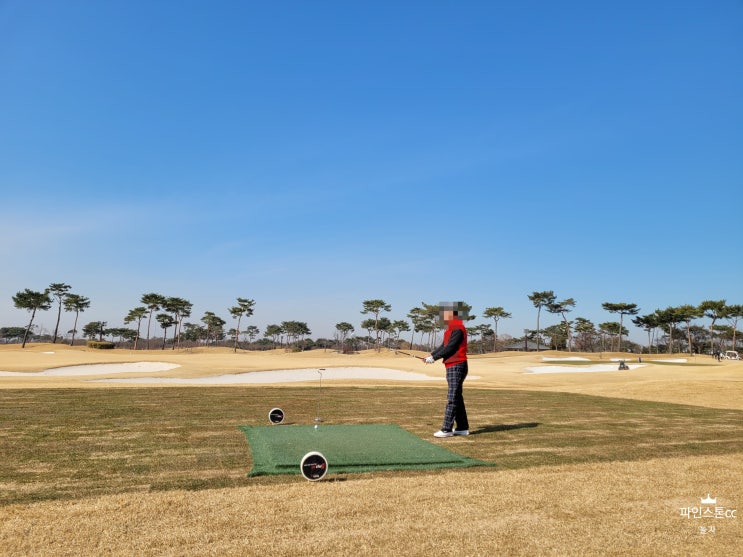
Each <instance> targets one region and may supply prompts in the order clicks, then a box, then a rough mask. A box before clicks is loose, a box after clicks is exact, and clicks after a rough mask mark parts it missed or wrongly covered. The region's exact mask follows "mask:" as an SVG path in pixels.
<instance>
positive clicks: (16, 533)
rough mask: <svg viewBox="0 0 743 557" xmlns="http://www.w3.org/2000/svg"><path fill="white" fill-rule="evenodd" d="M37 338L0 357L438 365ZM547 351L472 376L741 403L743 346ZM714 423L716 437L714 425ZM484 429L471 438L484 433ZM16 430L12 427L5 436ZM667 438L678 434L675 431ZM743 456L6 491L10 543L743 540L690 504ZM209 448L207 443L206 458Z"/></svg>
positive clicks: (740, 493) (491, 383)
mask: <svg viewBox="0 0 743 557" xmlns="http://www.w3.org/2000/svg"><path fill="white" fill-rule="evenodd" d="M27 350H28V351H27V352H20V351H19V350H17V349H16V350H13V349H12V348H8V347H1V348H0V370H5V371H15V370H26V371H32V370H40V369H45V368H46V367H52V366H50V365H49V361H53V362H54V363H53V366H57V365H73V364H76V363H98V362H101V361H106V362H120V361H136V360H139V361H173V362H175V363H180V364H181V365H182V366H183V367H182V368H179V369H176V370H172V371H169V372H166V373H162V374H158V375H163V376H183V375H185V374H193V375H200V374H208V375H212V374H221V373H226V372H235V371H250V370H257V369H283V368H290V367H312V366H319V365H322V366H323V367H329V366H333V365H337V366H348V365H351V366H367V365H368V366H374V365H377V366H383V367H395V368H398V369H404V370H411V371H423V372H427V373H431V374H437V373H441V370H440V369H438V368H437V367H434V366H428V367H425V368H423V367H422V366H421V365H420V363H419V362H417V361H416V360H414V359H412V358H410V359H408V358H403V357H400V356H394V355H390V354H374V353H371V354H360V355H353V356H341V355H338V354H332V353H329V352H328V353H324V352H313V353H311V354H285V353H282V352H275V353H271V354H250V353H242V354H232V353H231V352H229V351H226V350H225V351H217V352H216V353H212V352H210V351H204V352H197V353H175V354H173V353H172V352H171V353H170V354H168V351H164V353H163V352H161V351H151V352H149V353H139V352H138V353H136V354H134V353H131V352H121V353H119V352H115V353H113V354H112V353H100V352H90V351H85V350H80V349H75V350H70V349H64V348H62V347H60V346H54V347H51V346H50V345H45V346H33V347H31V349H30V350H29V349H27ZM45 351H55V354H54V355H49V354H43V352H45ZM552 355H555V354H552ZM56 356H59V357H57V358H55V357H56ZM561 356H564V354H561ZM587 356H588V357H595V355H587ZM608 357H609V356H608V355H604V359H605V360H607V359H608ZM663 357H664V356H660V358H663ZM675 357H679V356H678V355H677V356H675ZM681 357H682V356H681ZM50 358H53V360H50ZM541 363H542V362H541V355H540V356H536V355H511V354H508V355H499V356H498V357H495V358H493V357H482V358H479V357H474V358H473V359H472V363H471V374H472V375H479V376H481V379H480V380H473V381H472V382H471V384H470V385H469V386H470V387H471V388H474V387H475V386H478V387H482V388H507V389H517V390H524V391H555V392H572V393H583V394H593V395H600V396H604V397H612V398H625V399H637V400H645V401H657V402H671V403H681V404H687V405H688V404H695V405H698V406H706V407H709V408H729V409H743V391H742V385H743V381H741V379H742V378H743V362H722V363H720V364H718V363H717V362H714V361H713V360H712V359H711V358H709V359H706V358H703V357H698V358H697V361H696V362H691V361H690V362H689V364H687V365H659V364H658V365H649V366H648V367H647V368H643V369H642V370H635V371H632V372H618V373H597V374H585V373H580V374H566V375H563V374H560V375H523V374H522V373H521V372H522V370H523V369H524V368H525V367H527V366H532V365H541ZM92 385H95V386H94V387H93V386H92ZM83 386H84V387H86V388H96V389H100V388H104V387H101V386H100V385H99V384H97V385H96V384H85V383H84V382H83V381H81V380H79V379H76V378H69V379H60V378H28V379H26V378H20V380H18V379H16V378H0V387H13V388H22V389H28V388H32V389H35V388H49V387H76V388H79V387H83ZM397 386H398V387H400V388H404V387H405V386H406V385H403V384H399V383H398V384H397ZM411 386H412V385H411ZM105 388H106V389H111V388H112V387H111V386H106V387H105ZM118 388H124V387H118ZM465 396H466V395H465ZM5 410H6V411H9V412H12V408H5ZM431 411H432V413H433V414H436V415H435V416H433V417H432V419H436V418H438V411H439V408H438V407H436V408H435V409H432V410H431ZM493 412H494V414H495V415H497V413H498V409H497V408H494V409H493ZM473 426H474V424H473ZM689 427H690V428H693V427H694V423H689ZM83 433H84V432H83ZM507 434H508V433H507V432H503V435H504V436H505V435H507ZM122 435H124V434H123V433H122ZM496 435H497V434H496ZM706 435H709V436H710V439H709V441H714V433H713V429H712V430H711V431H710V432H708V433H706ZM478 437H479V436H473V437H472V438H471V439H469V440H467V442H468V443H478ZM483 439H484V437H483ZM121 440H122V439H118V440H116V441H121ZM6 441H7V440H3V437H0V444H2V445H3V447H2V448H3V451H2V452H5V450H7V449H8V445H7V443H6ZM112 441H113V440H112ZM667 442H668V443H669V446H671V444H672V443H673V439H668V440H667ZM112 447H113V446H112ZM70 449H71V450H72V449H73V447H70ZM515 449H517V448H514V450H515ZM116 450H118V449H113V448H111V449H110V450H106V449H105V447H104V448H102V449H101V451H100V454H99V457H100V458H101V459H107V458H110V457H111V456H118V455H116V454H115V451H116ZM455 450H456V449H455ZM156 456H157V457H158V458H162V457H167V455H156ZM741 457H743V453H741V452H737V453H733V454H730V453H728V454H705V455H701V456H699V455H698V456H673V457H668V458H652V459H650V460H630V461H626V460H624V459H621V458H620V459H617V460H616V461H613V462H589V463H581V464H562V465H557V466H538V467H529V468H520V469H515V470H505V469H503V468H495V469H471V470H454V471H441V472H434V473H419V474H394V473H385V474H363V475H350V476H348V477H346V478H342V479H339V480H337V481H325V482H321V483H317V484H310V483H308V482H305V481H303V480H299V479H297V480H289V481H282V482H278V483H271V482H268V483H261V482H259V481H256V482H250V481H249V482H248V483H247V485H246V484H241V485H239V486H236V487H230V488H221V489H202V490H197V491H184V490H172V491H167V492H141V491H140V492H128V493H117V494H113V495H103V496H99V497H89V496H86V497H82V498H73V499H66V500H53V501H42V502H36V503H24V504H10V505H5V506H3V507H0V555H55V556H56V555H105V554H109V555H287V556H288V555H349V554H359V555H383V554H398V555H431V554H438V555H448V554H457V555H494V554H500V555H504V554H505V555H620V554H621V555H623V554H629V553H631V554H635V555H697V554H704V555H734V554H738V553H739V551H740V547H742V546H743V530H741V526H740V518H737V519H720V520H712V521H710V520H699V519H687V518H682V517H681V516H680V508H681V507H686V506H693V505H694V504H698V503H699V498H700V497H702V496H705V495H706V494H707V493H711V494H712V496H713V497H714V496H717V497H718V505H722V506H725V507H728V508H736V509H737V508H739V507H740V505H741V504H742V502H743V483H742V481H743V480H742V479H743V464H742V463H743V458H741ZM207 463H208V461H207V460H204V461H202V464H203V465H207V467H208V464H207ZM202 464H200V463H199V462H198V458H197V459H195V461H194V466H197V467H198V466H200V465H202ZM28 467H29V468H28V470H26V471H27V472H31V473H36V474H39V475H40V477H43V476H44V474H50V473H51V471H50V470H49V469H48V468H44V465H43V463H36V464H34V463H32V462H29V464H28ZM200 472H202V473H204V474H207V475H208V474H209V470H207V469H203V470H200ZM218 472H219V471H218V470H217V471H215V473H218ZM70 481H72V482H74V478H72V479H71V480H70ZM20 487H22V486H20ZM709 525H713V526H715V532H714V533H706V534H702V533H701V532H700V529H699V528H700V526H705V527H706V526H709Z"/></svg>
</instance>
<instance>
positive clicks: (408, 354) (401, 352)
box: [395, 350, 425, 360]
mask: <svg viewBox="0 0 743 557" xmlns="http://www.w3.org/2000/svg"><path fill="white" fill-rule="evenodd" d="M395 352H397V353H398V354H405V355H406V356H411V357H413V358H418V359H419V360H425V358H424V357H422V356H416V355H415V354H411V353H409V352H403V351H402V350H395Z"/></svg>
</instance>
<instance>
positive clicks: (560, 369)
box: [526, 364, 645, 374]
mask: <svg viewBox="0 0 743 557" xmlns="http://www.w3.org/2000/svg"><path fill="white" fill-rule="evenodd" d="M627 367H628V368H630V369H631V370H632V369H637V368H640V367H645V365H644V364H627ZM608 371H619V366H618V365H616V364H596V365H595V366H537V367H527V368H526V373H527V374H542V373H603V372H608Z"/></svg>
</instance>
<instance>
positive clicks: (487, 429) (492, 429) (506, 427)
mask: <svg viewBox="0 0 743 557" xmlns="http://www.w3.org/2000/svg"><path fill="white" fill-rule="evenodd" d="M540 425H542V424H540V423H539V422H528V423H523V424H499V425H487V426H484V427H480V428H477V429H473V430H471V431H470V435H479V434H480V433H497V432H499V431H510V430H512V429H525V428H529V427H539V426H540Z"/></svg>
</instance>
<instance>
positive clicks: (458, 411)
mask: <svg viewBox="0 0 743 557" xmlns="http://www.w3.org/2000/svg"><path fill="white" fill-rule="evenodd" d="M466 377H467V362H462V363H461V364H455V365H453V366H451V367H448V368H446V382H447V383H448V384H449V392H448V394H447V398H446V411H445V412H444V425H442V426H441V431H451V430H452V426H453V425H454V423H455V422H456V424H457V429H459V430H461V429H469V428H470V424H469V421H467V410H466V409H465V407H464V397H463V396H462V384H463V383H464V380H465V378H466Z"/></svg>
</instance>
